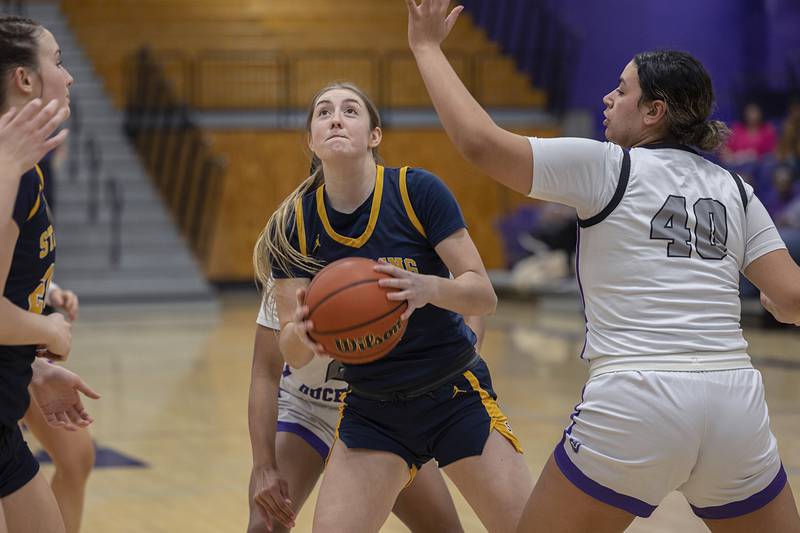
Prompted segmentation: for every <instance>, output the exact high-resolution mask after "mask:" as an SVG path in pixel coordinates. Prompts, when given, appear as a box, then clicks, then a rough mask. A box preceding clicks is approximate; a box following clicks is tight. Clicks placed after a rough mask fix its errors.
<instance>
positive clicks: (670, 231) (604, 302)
mask: <svg viewBox="0 0 800 533" xmlns="http://www.w3.org/2000/svg"><path fill="white" fill-rule="evenodd" d="M406 2H407V5H408V10H409V28H408V37H409V44H410V46H411V49H412V51H413V53H414V56H415V58H416V61H417V64H418V66H419V69H420V72H421V74H422V77H423V79H424V81H425V84H426V86H427V88H428V92H429V93H430V96H431V99H432V101H433V103H434V105H435V106H436V110H437V112H438V114H439V117H440V118H441V121H442V124H443V125H444V127H445V129H446V130H447V132H448V135H449V136H450V138H451V139H452V140H453V142H454V144H455V145H456V147H457V148H458V149H459V150H460V151H461V153H462V154H463V155H464V156H465V157H466V158H467V159H469V160H470V161H471V162H472V163H474V164H475V165H477V166H478V167H480V168H481V169H482V170H483V171H484V172H486V173H487V174H489V175H490V176H492V177H493V178H494V179H496V180H497V181H499V182H501V183H503V184H505V185H507V186H508V187H510V188H512V189H514V190H516V191H519V192H521V193H523V194H527V195H530V196H533V197H536V198H541V199H545V200H550V201H556V202H560V203H564V204H567V205H570V206H572V207H575V208H576V210H577V212H578V215H579V218H580V221H579V226H580V229H579V243H578V258H577V262H578V268H577V271H578V275H579V282H580V287H581V294H582V296H583V299H584V304H585V314H586V344H585V346H584V349H583V351H582V353H581V357H582V358H583V359H584V360H586V361H588V362H589V368H590V374H589V381H588V382H587V384H586V386H585V387H584V390H583V393H582V397H581V401H580V403H579V404H578V405H577V407H576V409H575V412H574V413H573V414H572V415H571V417H570V419H571V420H570V424H569V426H568V427H567V428H566V430H565V431H564V436H563V438H562V440H561V442H560V443H559V444H558V445H557V446H556V449H555V451H554V453H553V456H552V457H551V458H550V460H549V461H548V463H547V465H546V466H545V468H544V471H543V472H542V474H541V476H540V477H539V480H538V482H537V484H536V487H535V488H534V490H533V493H532V495H531V498H530V500H529V502H528V506H527V508H526V510H525V513H524V514H523V517H522V519H521V521H520V524H519V531H525V532H532V531H541V532H552V531H558V532H560V533H571V532H589V531H591V532H592V533H604V532H621V531H623V530H625V528H626V527H627V526H628V525H629V524H630V523H631V522H632V521H633V519H634V518H635V516H637V515H638V516H649V515H650V513H652V512H653V510H654V509H655V507H656V506H657V505H658V504H659V503H660V502H661V500H662V499H663V498H664V496H666V495H667V493H669V492H670V491H672V490H679V491H681V492H682V493H683V494H684V496H685V497H686V499H687V500H688V501H689V503H690V504H691V506H692V509H693V511H694V512H695V513H696V514H697V515H698V516H700V517H701V518H703V520H704V521H705V523H706V524H707V525H708V526H709V527H710V528H711V530H712V531H714V532H750V531H770V532H772V531H775V532H777V531H780V532H783V533H786V532H793V533H797V532H798V531H800V517H798V513H797V508H796V506H795V502H794V498H793V496H792V492H791V489H790V488H789V485H788V483H787V480H786V473H785V471H784V469H783V466H782V465H781V461H780V458H779V456H778V451H777V445H776V442H775V438H774V436H773V435H772V433H771V431H770V429H769V415H768V413H767V406H766V403H765V401H764V389H763V384H762V382H761V375H760V373H759V372H758V371H757V370H755V369H754V368H753V367H752V364H751V362H750V358H749V356H748V355H747V352H746V349H747V343H746V342H745V340H744V338H743V336H742V332H741V328H740V325H739V321H740V304H739V295H738V282H739V273H740V272H742V273H744V274H745V275H746V276H747V277H748V278H749V279H750V280H751V281H752V282H753V283H754V284H755V285H756V286H758V287H759V288H760V289H761V291H762V301H763V302H764V305H765V306H766V307H767V309H768V310H770V311H771V312H772V313H773V314H774V315H775V317H776V318H778V320H781V321H784V322H788V323H795V324H796V323H798V322H800V268H798V267H797V265H796V264H795V263H794V261H793V260H792V259H791V257H790V256H789V254H788V253H787V251H786V248H785V246H784V244H783V242H782V241H781V239H780V237H779V236H778V233H777V231H776V230H775V226H774V224H773V223H772V220H771V219H770V218H769V215H768V214H767V212H766V210H765V209H764V206H763V205H762V204H761V202H760V201H759V200H758V198H756V197H755V196H754V195H753V190H752V188H750V187H749V186H747V185H746V184H744V183H743V182H742V180H741V179H740V178H739V177H738V176H736V175H733V174H731V173H729V172H727V171H726V170H724V169H722V168H720V167H719V166H717V165H715V164H713V163H711V162H709V161H707V160H706V159H704V158H703V157H702V155H700V154H699V153H697V152H696V151H695V150H694V148H692V147H697V148H699V149H701V150H708V151H710V150H714V149H716V148H718V147H719V146H720V145H721V144H722V142H723V141H724V138H725V136H726V134H727V131H728V130H727V127H726V126H725V125H724V124H723V123H721V122H718V121H712V120H709V118H708V117H709V115H710V113H711V110H712V108H713V101H714V94H713V89H712V85H711V80H710V78H709V76H708V74H707V72H706V71H705V68H704V67H703V66H702V65H701V64H700V63H699V62H698V61H697V60H696V59H694V58H693V57H692V56H690V55H689V54H686V53H683V52H674V51H662V52H647V53H641V54H637V55H636V57H634V59H633V60H632V61H630V62H629V63H628V64H627V65H626V66H625V68H624V70H623V72H622V74H621V76H620V78H619V84H618V86H617V87H616V89H614V90H613V91H612V92H610V93H609V94H607V95H606V96H605V97H604V98H603V103H604V104H605V113H604V114H605V118H606V120H605V121H604V125H605V126H606V138H607V139H608V140H609V141H610V142H609V143H601V142H597V141H591V140H585V139H527V138H525V137H522V136H519V135H516V134H513V133H511V132H508V131H505V130H503V129H502V128H500V127H498V126H497V125H496V124H495V123H494V122H493V121H492V119H491V118H490V117H489V116H488V115H487V114H486V112H485V111H484V110H483V109H482V108H481V107H480V105H479V104H478V103H477V102H476V101H475V100H474V99H473V98H472V97H471V96H470V94H469V92H468V91H467V90H466V88H465V87H464V85H463V84H462V83H461V81H460V80H459V79H458V76H457V75H456V73H455V72H454V71H453V69H452V68H451V67H450V65H449V64H448V61H447V59H446V57H445V56H444V54H443V53H442V51H441V47H440V45H441V42H442V41H443V40H444V38H445V37H446V36H447V34H448V33H449V31H450V30H451V29H452V27H453V25H454V24H455V21H456V19H457V17H458V14H459V13H460V11H461V9H462V8H460V7H457V8H455V9H454V10H452V11H451V12H450V13H449V14H448V4H449V2H448V0H422V2H421V4H419V5H418V3H417V1H416V0H406Z"/></svg>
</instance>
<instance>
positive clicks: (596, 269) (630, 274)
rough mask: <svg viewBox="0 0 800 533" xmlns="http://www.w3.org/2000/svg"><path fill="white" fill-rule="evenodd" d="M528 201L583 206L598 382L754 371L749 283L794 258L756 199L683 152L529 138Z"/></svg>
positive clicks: (581, 259)
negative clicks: (758, 268)
mask: <svg viewBox="0 0 800 533" xmlns="http://www.w3.org/2000/svg"><path fill="white" fill-rule="evenodd" d="M530 142H531V147H532V149H533V152H534V159H535V164H534V178H533V187H532V189H531V192H530V196H532V197H535V198H540V199H543V200H550V201H555V202H560V203H564V204H567V205H569V206H572V207H574V208H575V209H576V210H577V212H578V216H579V218H580V220H579V226H580V229H579V237H578V253H577V256H576V262H577V268H576V272H577V274H578V283H579V286H580V288H581V294H582V297H583V301H584V309H585V315H586V342H585V345H584V349H583V352H582V354H581V357H582V358H584V359H586V360H590V361H592V373H593V374H595V373H596V372H598V371H599V372H605V371H610V370H619V369H621V368H623V367H624V368H635V369H639V370H644V369H665V370H669V369H684V368H686V366H687V364H688V365H689V366H690V367H691V368H693V369H697V370H705V369H708V370H711V369H721V368H741V367H747V366H749V365H750V362H749V357H748V356H747V354H746V349H747V342H746V341H745V340H744V337H743V336H742V330H741V326H740V324H739V321H740V316H741V309H740V300H739V272H740V271H742V270H744V269H745V268H746V267H747V266H748V265H749V264H750V263H751V262H752V261H753V260H755V259H757V258H758V257H760V256H762V255H764V254H766V253H768V252H771V251H773V250H777V249H779V248H785V245H784V244H783V241H782V240H781V238H780V236H779V235H778V232H777V230H776V229H775V226H774V224H773V222H772V220H771V219H770V217H769V215H768V214H767V212H766V209H765V208H764V206H763V205H762V204H761V202H760V201H759V200H758V198H756V197H755V196H754V195H753V189H752V188H751V187H750V186H749V185H747V184H744V183H743V182H742V181H741V179H739V177H738V176H735V175H733V174H731V173H730V172H728V171H727V170H725V169H723V168H721V167H719V166H717V165H716V164H714V163H711V162H710V161H708V160H706V159H704V158H703V157H702V156H700V155H698V154H697V153H695V152H693V151H692V150H691V149H689V148H686V147H683V146H679V145H666V144H660V145H652V146H649V147H639V148H633V149H631V150H630V151H629V152H626V151H624V150H623V149H622V148H620V147H619V146H617V145H615V144H611V143H602V142H598V141H592V140H587V139H568V138H565V139H538V138H531V139H530Z"/></svg>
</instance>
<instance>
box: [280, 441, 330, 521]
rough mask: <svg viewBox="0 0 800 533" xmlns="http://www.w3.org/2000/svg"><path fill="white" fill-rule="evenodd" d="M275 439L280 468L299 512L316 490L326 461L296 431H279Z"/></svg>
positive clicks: (294, 505)
mask: <svg viewBox="0 0 800 533" xmlns="http://www.w3.org/2000/svg"><path fill="white" fill-rule="evenodd" d="M275 441H276V442H275V455H276V460H277V462H278V468H279V469H280V471H281V474H282V475H283V478H284V479H285V480H286V483H287V484H288V485H289V499H290V500H292V508H293V509H294V512H295V513H299V512H300V509H301V508H302V507H303V504H304V503H305V501H306V499H307V498H308V495H309V494H311V491H312V490H314V486H315V485H316V484H317V480H319V476H320V475H321V474H322V469H323V468H324V466H325V462H324V461H323V459H322V457H320V455H319V454H318V453H317V451H316V450H315V449H314V448H312V447H311V445H309V444H308V442H306V441H305V440H304V439H302V438H301V437H299V436H298V435H296V434H294V433H287V432H284V431H279V432H278V433H277V434H276V436H275Z"/></svg>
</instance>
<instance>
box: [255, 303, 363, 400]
mask: <svg viewBox="0 0 800 533" xmlns="http://www.w3.org/2000/svg"><path fill="white" fill-rule="evenodd" d="M266 294H271V292H270V291H269V287H268V288H267V291H266ZM256 323H258V324H259V325H260V326H264V327H265V328H270V329H274V330H276V331H278V330H280V321H279V320H278V311H277V309H276V306H275V301H274V299H273V298H271V297H267V296H265V297H264V299H263V300H262V303H261V309H260V310H259V312H258V318H257V319H256ZM343 370H344V369H343V367H342V365H341V364H339V363H338V362H337V361H334V360H333V359H331V358H330V357H314V358H313V359H311V361H310V362H309V363H308V364H307V365H305V366H304V367H303V368H294V367H291V366H289V365H287V364H284V365H283V374H282V376H281V384H280V388H281V391H282V392H286V393H288V394H291V395H293V396H297V397H300V398H304V399H306V400H308V401H311V402H314V403H319V404H323V405H325V406H336V405H338V402H339V396H340V395H341V393H343V392H345V391H346V390H347V383H345V382H344V381H342V380H341V379H339V376H340V375H341V373H342V371H343Z"/></svg>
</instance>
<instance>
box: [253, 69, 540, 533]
mask: <svg viewBox="0 0 800 533" xmlns="http://www.w3.org/2000/svg"><path fill="white" fill-rule="evenodd" d="M307 130H308V146H309V148H310V150H311V151H312V152H313V154H314V162H313V167H314V169H315V170H314V172H313V174H312V175H311V176H310V177H309V178H308V179H307V180H306V181H305V182H303V183H302V184H301V185H300V187H298V188H297V190H296V191H295V192H294V193H293V194H292V195H290V196H289V197H288V198H287V199H286V200H285V201H284V202H283V204H282V205H281V206H280V207H279V208H278V210H277V211H276V213H275V214H273V215H272V217H270V220H269V222H268V223H267V227H266V228H265V230H264V232H263V233H262V236H261V238H260V239H259V243H258V245H257V247H256V251H255V256H256V257H255V259H256V262H257V270H258V272H259V277H260V279H261V280H262V281H263V282H266V281H267V279H268V277H269V275H270V274H272V276H274V278H275V295H276V300H277V305H278V315H279V318H280V326H281V335H280V341H279V342H280V349H281V353H282V354H283V356H284V359H285V360H286V362H287V363H289V364H290V365H291V366H292V367H294V368H302V367H304V366H305V365H307V364H309V362H310V361H311V360H312V359H313V358H314V357H319V356H326V355H327V354H325V353H324V352H323V351H322V349H321V347H320V346H318V345H316V344H315V343H313V342H312V341H311V340H310V339H309V337H308V335H307V332H308V331H311V330H313V324H311V323H310V322H309V321H308V320H307V317H306V315H307V312H308V309H307V308H306V307H304V306H303V305H302V301H303V298H304V294H305V287H307V286H308V284H309V282H310V280H311V279H312V278H313V277H314V275H315V273H316V272H317V271H318V270H319V268H320V267H321V266H322V265H325V264H328V263H330V262H332V261H335V260H337V259H340V258H343V257H367V258H370V259H375V260H382V261H384V264H382V265H380V266H376V269H377V270H379V271H382V272H386V273H388V274H391V276H392V278H390V279H386V280H382V281H381V284H382V285H384V286H386V287H394V288H397V289H399V290H398V291H397V292H395V293H393V294H391V295H390V296H389V297H390V298H392V299H398V300H406V301H407V302H408V310H407V311H406V313H405V314H404V315H403V317H402V318H403V319H404V320H408V326H407V329H406V332H405V334H404V336H403V339H402V340H401V341H400V343H399V344H398V345H397V346H396V347H395V348H394V349H393V350H392V351H391V352H389V354H388V355H387V356H386V357H384V358H383V359H380V360H378V361H375V362H373V363H369V364H366V365H344V371H343V375H342V376H341V377H342V378H343V379H344V380H345V381H346V382H347V383H348V384H349V389H348V392H347V393H345V394H344V398H343V406H342V410H341V417H340V420H339V427H338V434H337V440H336V442H335V443H334V445H333V448H332V450H331V453H330V455H329V458H328V465H327V468H326V470H325V474H324V478H323V481H322V486H321V489H320V493H319V497H318V500H317V506H316V511H315V515H314V530H315V531H325V532H335V531H342V532H345V531H355V530H359V531H377V530H378V529H379V528H380V527H381V525H382V524H383V522H384V521H385V520H386V518H387V516H388V515H389V513H390V511H391V509H392V506H393V505H394V503H395V500H396V498H397V495H398V494H399V492H400V491H401V490H402V488H403V487H404V486H406V485H407V484H408V483H409V481H411V480H412V479H413V476H414V474H415V472H416V471H417V469H419V468H420V467H421V466H422V465H423V464H425V463H426V462H428V461H429V460H431V459H435V460H436V461H437V462H438V464H439V467H440V468H443V469H444V471H445V472H446V473H447V474H448V476H449V477H450V478H451V479H452V480H453V481H454V482H455V484H456V486H457V487H458V488H459V490H460V491H461V493H462V494H463V495H464V497H465V498H466V499H467V501H468V502H469V503H470V505H471V506H472V507H473V509H475V511H476V513H477V514H478V516H479V518H480V519H481V521H482V522H483V524H484V525H485V526H486V527H487V529H489V530H490V531H513V529H514V527H515V526H516V523H517V521H518V519H519V517H520V515H521V513H522V509H523V507H524V503H525V500H526V499H527V496H528V494H529V493H530V491H531V489H532V486H533V483H532V479H531V476H530V472H529V471H528V468H527V466H526V464H525V461H524V460H523V458H522V456H521V447H520V445H519V442H518V441H517V438H516V437H515V436H514V434H513V433H512V432H511V427H510V425H509V424H508V420H507V418H506V417H505V415H504V414H503V413H502V412H501V410H500V408H499V406H498V405H497V402H496V395H495V393H494V391H493V390H492V384H491V378H490V376H489V371H488V368H487V367H486V364H485V363H484V362H483V360H482V359H481V358H480V356H479V355H478V354H477V353H476V351H475V348H474V344H475V335H474V334H473V333H472V331H471V330H470V329H469V328H468V327H467V326H466V325H465V324H464V320H463V318H462V316H463V315H485V314H488V313H491V312H493V311H494V309H495V306H496V302H497V298H496V296H495V294H494V290H493V288H492V285H491V283H490V282H489V278H488V276H487V274H486V270H485V268H484V266H483V262H482V261H481V258H480V255H479V254H478V251H477V249H476V248H475V245H474V244H473V242H472V239H471V238H470V236H469V233H468V232H467V229H466V224H465V222H464V217H463V215H462V214H461V210H460V208H459V206H458V203H457V202H456V200H455V198H454V197H453V195H452V193H451V192H450V191H449V190H448V189H447V187H446V186H445V185H444V183H442V181H441V180H440V179H439V178H438V177H436V176H435V175H433V174H431V173H430V172H427V171H425V170H423V169H419V168H412V167H400V168H393V167H384V166H382V165H381V164H379V163H378V162H377V160H376V151H377V147H378V145H379V144H380V141H381V137H382V132H381V127H380V117H379V116H378V113H377V110H376V108H375V106H374V104H372V102H371V101H370V100H369V98H368V97H367V96H366V95H365V94H364V93H363V91H361V90H360V89H358V88H357V87H355V86H353V85H352V84H334V85H331V86H329V87H326V88H324V89H322V90H321V91H320V92H319V93H318V94H317V95H316V97H315V98H314V99H313V104H312V106H311V109H310V111H309V115H308V120H307ZM451 273H452V277H451V275H450V274H451Z"/></svg>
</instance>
